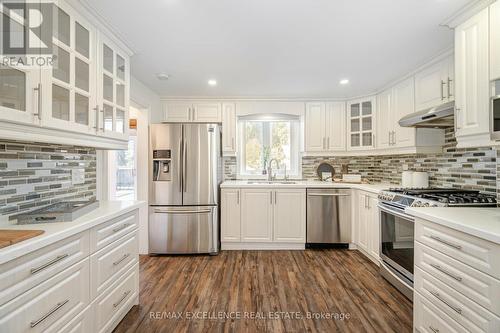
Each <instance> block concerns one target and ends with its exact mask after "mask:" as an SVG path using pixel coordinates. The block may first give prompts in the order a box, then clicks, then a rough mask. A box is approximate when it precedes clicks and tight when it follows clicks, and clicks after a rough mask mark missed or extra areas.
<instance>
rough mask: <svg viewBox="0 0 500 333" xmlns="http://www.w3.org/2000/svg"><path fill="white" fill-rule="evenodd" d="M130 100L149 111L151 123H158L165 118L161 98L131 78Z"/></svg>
mask: <svg viewBox="0 0 500 333" xmlns="http://www.w3.org/2000/svg"><path fill="white" fill-rule="evenodd" d="M130 100H131V101H132V102H133V104H135V106H137V107H140V108H143V109H148V113H149V123H158V122H160V120H161V119H162V118H163V116H162V111H161V103H160V96H158V94H156V93H155V92H154V91H152V90H151V89H149V88H148V87H147V86H145V85H144V83H142V82H141V81H139V80H137V79H136V78H135V77H133V76H131V77H130Z"/></svg>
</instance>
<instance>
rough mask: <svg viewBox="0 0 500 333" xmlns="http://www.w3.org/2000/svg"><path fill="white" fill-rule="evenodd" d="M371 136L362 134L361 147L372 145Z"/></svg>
mask: <svg viewBox="0 0 500 333" xmlns="http://www.w3.org/2000/svg"><path fill="white" fill-rule="evenodd" d="M372 138H373V136H372V134H371V133H363V146H364V147H367V146H371V145H372Z"/></svg>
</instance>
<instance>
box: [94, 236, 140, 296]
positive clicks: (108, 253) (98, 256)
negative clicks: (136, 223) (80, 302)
mask: <svg viewBox="0 0 500 333" xmlns="http://www.w3.org/2000/svg"><path fill="white" fill-rule="evenodd" d="M138 244H139V243H138V237H137V232H132V233H131V234H128V235H126V236H124V237H123V238H121V239H119V240H117V241H116V242H114V243H112V244H110V245H108V246H106V247H105V248H103V249H102V250H100V251H99V252H97V253H94V254H93V255H92V256H90V273H91V277H92V278H91V279H90V296H91V299H94V298H95V297H97V295H99V294H100V293H102V292H103V291H104V290H105V289H106V288H107V287H109V286H110V285H111V284H112V283H113V282H114V281H116V279H117V278H118V277H119V276H120V275H121V274H123V272H124V271H125V270H126V269H127V267H128V266H130V265H133V264H134V263H136V262H137V261H138V247H139V245H138Z"/></svg>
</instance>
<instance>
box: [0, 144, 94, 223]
mask: <svg viewBox="0 0 500 333" xmlns="http://www.w3.org/2000/svg"><path fill="white" fill-rule="evenodd" d="M72 169H83V170H85V182H84V184H80V185H72V182H71V170H72ZM95 197H96V151H95V149H93V148H84V147H74V146H62V145H52V144H44V143H23V142H14V141H0V215H2V216H7V217H9V218H13V217H15V215H17V214H19V213H24V212H28V211H31V210H34V209H38V208H41V207H43V206H47V205H49V204H52V203H55V202H59V201H63V200H77V199H78V200H82V199H83V200H92V199H95Z"/></svg>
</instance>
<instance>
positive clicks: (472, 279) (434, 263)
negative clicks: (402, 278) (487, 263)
mask: <svg viewBox="0 0 500 333" xmlns="http://www.w3.org/2000/svg"><path fill="white" fill-rule="evenodd" d="M415 266H417V267H419V268H421V269H422V270H424V271H426V272H427V273H429V274H431V275H432V276H434V277H436V278H437V279H439V280H440V281H442V282H444V283H445V284H446V285H448V286H450V287H451V288H453V289H455V290H457V291H458V292H460V293H461V294H463V295H465V296H466V297H467V298H469V299H471V300H473V301H474V302H476V303H478V304H479V305H481V306H483V307H484V308H486V309H488V310H490V311H491V312H493V313H495V314H497V315H500V299H499V297H498V295H500V281H499V280H497V279H494V278H493V277H491V276H489V275H486V274H484V273H481V272H480V271H478V270H476V269H474V268H471V267H469V266H467V265H465V264H463V263H461V262H459V261H458V260H455V259H452V258H450V257H447V256H446V255H444V254H442V253H441V252H438V251H436V250H434V249H432V248H430V247H428V246H425V245H423V244H420V243H419V242H415Z"/></svg>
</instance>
